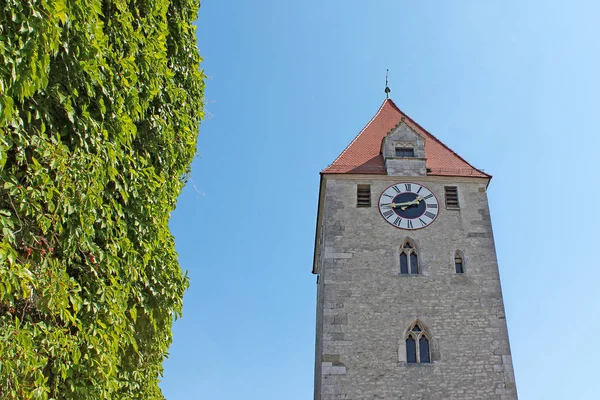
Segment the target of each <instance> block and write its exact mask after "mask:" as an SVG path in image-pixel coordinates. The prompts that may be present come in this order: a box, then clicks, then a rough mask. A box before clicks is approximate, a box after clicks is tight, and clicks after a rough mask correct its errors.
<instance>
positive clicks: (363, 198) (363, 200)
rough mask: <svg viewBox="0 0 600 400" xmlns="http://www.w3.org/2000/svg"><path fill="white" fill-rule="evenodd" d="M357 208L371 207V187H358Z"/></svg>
mask: <svg viewBox="0 0 600 400" xmlns="http://www.w3.org/2000/svg"><path fill="white" fill-rule="evenodd" d="M356 206H357V207H371V185H358V186H356Z"/></svg>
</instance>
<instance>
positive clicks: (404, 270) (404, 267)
mask: <svg viewBox="0 0 600 400" xmlns="http://www.w3.org/2000/svg"><path fill="white" fill-rule="evenodd" d="M400 273H401V274H402V275H406V274H408V257H407V256H406V253H402V254H400Z"/></svg>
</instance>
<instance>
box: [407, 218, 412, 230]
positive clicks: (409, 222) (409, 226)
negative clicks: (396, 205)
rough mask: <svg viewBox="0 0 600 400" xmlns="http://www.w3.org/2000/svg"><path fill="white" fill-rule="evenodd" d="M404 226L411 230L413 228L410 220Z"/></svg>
mask: <svg viewBox="0 0 600 400" xmlns="http://www.w3.org/2000/svg"><path fill="white" fill-rule="evenodd" d="M406 226H407V227H408V228H412V227H413V224H412V221H411V220H410V219H409V220H407V221H406Z"/></svg>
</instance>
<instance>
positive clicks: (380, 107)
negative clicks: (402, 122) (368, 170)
mask: <svg viewBox="0 0 600 400" xmlns="http://www.w3.org/2000/svg"><path fill="white" fill-rule="evenodd" d="M388 100H390V99H385V100H384V101H383V103H381V106H379V110H377V112H376V113H375V115H374V116H373V118H371V119H370V120H369V122H368V123H367V124H366V125H365V126H364V127H363V128H362V129H361V130H360V132H358V135H356V136H355V137H354V139H352V141H351V142H350V144H349V145H348V146H346V148H345V149H344V150H343V151H342V152H341V153H340V155H339V156H337V157H336V159H335V160H333V162H331V163H330V164H329V165H328V166H327V167H325V168H323V170H322V171H321V172H323V171H325V170H326V169H327V168H329V167H331V166H332V165H333V164H335V163H336V161H337V160H339V159H340V157H342V156H343V155H344V153H346V150H348V149H349V148H350V146H352V144H354V142H356V139H358V138H359V137H360V135H362V133H363V132H364V131H365V129H367V128H368V127H369V125H371V122H373V121H375V118H377V116H378V115H379V113H380V112H381V110H383V106H385V103H386V102H387V101H388ZM390 101H391V100H390ZM392 104H394V102H392ZM394 106H396V105H395V104H394ZM396 109H398V107H396ZM398 111H400V110H399V109H398ZM400 112H401V113H402V111H400Z"/></svg>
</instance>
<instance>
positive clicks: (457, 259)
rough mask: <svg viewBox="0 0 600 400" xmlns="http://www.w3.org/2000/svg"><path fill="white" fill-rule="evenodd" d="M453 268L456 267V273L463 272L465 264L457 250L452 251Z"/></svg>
mask: <svg viewBox="0 0 600 400" xmlns="http://www.w3.org/2000/svg"><path fill="white" fill-rule="evenodd" d="M454 268H455V269H456V273H457V274H464V273H465V264H464V262H463V258H462V255H461V254H460V252H459V251H457V252H456V253H454Z"/></svg>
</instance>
